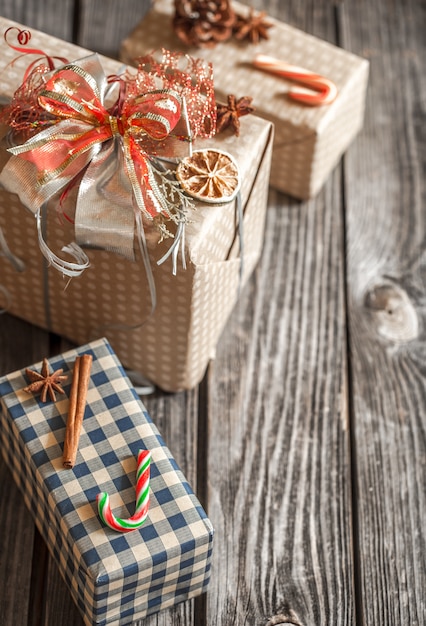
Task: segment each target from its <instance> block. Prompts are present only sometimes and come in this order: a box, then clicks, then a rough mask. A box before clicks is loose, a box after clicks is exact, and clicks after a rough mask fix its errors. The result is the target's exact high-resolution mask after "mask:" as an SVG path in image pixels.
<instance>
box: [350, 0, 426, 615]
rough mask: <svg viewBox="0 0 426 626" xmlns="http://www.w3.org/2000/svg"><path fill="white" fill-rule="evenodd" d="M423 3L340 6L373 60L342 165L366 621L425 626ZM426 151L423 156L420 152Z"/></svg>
mask: <svg viewBox="0 0 426 626" xmlns="http://www.w3.org/2000/svg"><path fill="white" fill-rule="evenodd" d="M419 8H420V7H419V3H417V2H415V1H409V2H401V1H398V2H387V1H386V0H377V1H375V2H373V3H369V2H361V3H357V4H356V6H355V5H354V4H351V3H345V4H344V6H343V14H342V22H343V33H344V38H343V44H344V45H345V47H348V48H350V49H352V50H353V51H354V52H356V53H360V54H364V55H366V56H368V57H369V58H370V62H371V80H370V88H369V93H368V100H367V113H366V120H365V128H364V132H363V133H362V134H361V136H360V138H359V140H358V142H356V144H355V145H354V146H353V148H352V149H351V150H350V151H349V152H348V155H347V157H346V159H345V182H346V184H345V187H346V198H347V201H346V202H347V207H346V214H347V241H348V255H347V284H348V312H349V330H350V349H351V357H352V358H351V374H352V385H351V386H352V392H353V412H354V416H353V428H354V452H355V453H356V472H357V476H356V500H357V509H358V525H357V530H358V532H357V537H356V544H355V547H356V549H357V550H358V551H359V566H360V576H359V579H360V588H359V590H358V595H359V604H360V610H361V615H360V618H361V619H362V620H363V621H362V623H365V624H389V625H390V624H392V625H393V624H395V626H396V625H397V624H398V625H399V624H410V625H413V626H414V625H417V624H424V623H425V621H426V608H425V595H424V591H425V589H426V561H425V536H426V533H425V523H424V520H425V517H426V501H425V500H426V483H425V476H426V472H425V470H426V465H425V464H426V437H425V415H426V384H425V383H426V376H425V374H426V369H425V362H426V360H425V356H426V352H425V341H424V327H425V319H426V317H425V316H426V310H425V286H426V256H425V222H424V218H425V213H424V207H425V200H426V187H425V183H424V174H423V173H422V166H423V167H424V150H423V148H422V145H421V141H422V136H423V144H424V120H425V110H424V103H425V97H424V96H425V88H426V83H425V80H424V71H423V70H424V68H423V63H422V57H423V58H424V52H425V40H424V22H423V23H422V20H421V19H420V12H421V11H420V10H419ZM422 150H423V152H422Z"/></svg>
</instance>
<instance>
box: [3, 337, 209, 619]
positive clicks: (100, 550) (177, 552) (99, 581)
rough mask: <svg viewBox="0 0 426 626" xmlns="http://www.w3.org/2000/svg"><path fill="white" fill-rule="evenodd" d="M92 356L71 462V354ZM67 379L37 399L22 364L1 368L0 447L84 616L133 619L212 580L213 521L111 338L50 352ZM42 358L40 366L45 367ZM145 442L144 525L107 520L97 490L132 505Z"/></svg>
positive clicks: (125, 512)
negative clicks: (117, 526) (65, 456)
mask: <svg viewBox="0 0 426 626" xmlns="http://www.w3.org/2000/svg"><path fill="white" fill-rule="evenodd" d="M86 353H89V354H92V355H93V365H92V370H91V378H90V384H89V389H88V394H87V405H86V410H85V417H84V420H83V426H82V431H81V436H80V442H79V447H78V454H77V459H76V464H75V466H74V468H73V469H72V470H69V469H64V468H63V464H62V452H63V442H64V436H65V424H66V417H67V411H68V405H69V400H68V397H69V388H70V382H71V375H70V371H71V369H72V367H73V363H74V360H75V357H76V356H77V355H81V354H86ZM49 364H50V367H51V369H53V370H57V369H59V368H63V370H64V374H68V379H69V380H67V381H65V382H64V383H63V388H64V390H65V394H64V395H60V396H59V395H58V396H57V399H56V402H51V401H49V402H47V403H45V404H42V403H41V401H40V398H39V396H38V395H33V394H30V393H28V392H27V391H24V387H26V386H27V385H28V379H27V376H26V374H25V372H24V371H17V372H14V373H12V374H9V375H7V376H4V377H2V378H1V379H0V399H1V421H2V425H1V449H2V453H3V456H4V457H5V459H6V462H7V463H8V464H9V466H10V467H11V470H12V473H13V475H14V477H15V479H16V480H17V482H18V484H19V486H20V488H21V490H22V492H23V494H24V499H25V501H26V504H27V506H28V507H29V508H30V510H31V513H32V514H33V516H34V519H35V522H36V524H37V525H38V527H39V529H40V532H41V534H42V535H43V536H44V537H45V539H46V540H47V544H48V547H49V550H51V552H52V554H53V555H54V558H55V559H56V560H57V562H58V566H59V569H60V571H61V573H62V575H63V576H64V578H65V580H66V582H67V583H68V585H69V587H70V591H71V594H72V596H73V598H74V600H75V601H76V603H77V605H78V606H79V608H80V610H81V612H82V614H83V617H84V619H85V622H86V623H87V624H120V626H123V625H124V624H128V623H131V622H132V621H134V620H135V619H140V618H142V617H144V616H145V615H148V614H150V613H153V612H156V611H158V610H160V609H163V608H167V607H169V606H172V605H173V604H176V603H177V602H180V601H182V600H186V599H187V598H189V597H192V596H193V595H197V594H198V593H201V592H202V591H204V590H205V588H206V586H207V583H208V580H209V573H210V557H211V549H212V537H213V528H212V525H211V523H210V521H209V519H208V518H207V516H206V513H205V512H204V510H203V508H202V507H201V505H200V503H199V501H198V500H197V498H196V497H195V495H194V493H193V491H192V489H191V487H190V486H189V484H188V482H187V480H186V479H185V477H184V476H183V474H182V472H181V471H180V470H179V468H178V466H177V464H176V461H175V460H174V459H173V457H172V455H171V453H170V451H169V450H168V448H167V447H166V445H165V443H164V441H163V439H162V437H161V435H160V434H159V432H158V430H157V429H156V427H155V425H154V424H153V423H152V421H151V419H150V417H149V415H148V414H147V412H146V410H145V408H144V406H143V405H142V403H141V401H140V399H139V398H138V396H137V394H136V392H135V390H134V388H133V386H132V384H131V383H130V381H129V379H128V378H127V376H126V374H125V372H124V370H123V368H122V366H121V364H120V362H119V360H118V358H117V357H116V355H115V354H114V352H113V350H112V348H111V346H110V345H109V343H108V342H107V340H105V339H101V340H97V341H94V342H92V343H90V344H87V345H86V346H83V347H81V348H78V349H76V350H71V351H69V352H67V353H65V354H63V355H61V356H57V357H54V358H51V359H49ZM40 366H41V364H35V365H34V367H33V368H31V369H34V370H36V371H40ZM139 449H149V450H150V451H151V455H152V461H151V479H150V507H149V512H148V518H147V520H146V521H145V523H144V524H143V526H142V527H141V528H140V529H137V530H133V531H131V532H129V533H125V534H121V533H117V532H114V531H113V530H111V529H109V528H107V527H106V526H104V525H103V524H102V522H101V520H100V517H99V515H98V512H97V505H96V495H97V493H99V492H101V491H105V492H107V493H109V494H110V498H111V506H112V509H113V510H114V509H115V512H116V513H117V514H118V515H119V517H122V518H128V517H129V516H131V515H133V513H134V511H135V473H136V458H137V454H138V450H139Z"/></svg>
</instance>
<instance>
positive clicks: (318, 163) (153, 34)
mask: <svg viewBox="0 0 426 626" xmlns="http://www.w3.org/2000/svg"><path fill="white" fill-rule="evenodd" d="M231 4H232V8H233V9H234V11H235V12H236V13H237V14H238V15H242V16H247V15H248V12H249V10H250V9H249V7H248V6H247V5H244V4H241V3H239V2H234V1H233V2H232V3H231ZM173 13H174V5H173V2H171V1H170V0H156V1H155V3H154V5H153V8H152V10H151V11H149V12H148V13H147V15H146V16H145V17H144V19H143V20H142V21H141V22H140V23H139V24H138V25H137V26H136V27H135V29H134V31H133V32H132V33H131V34H130V35H129V37H127V38H126V39H125V40H124V41H123V43H122V46H121V51H120V57H121V59H122V60H123V61H124V62H126V63H129V64H131V63H135V62H136V59H137V58H138V57H139V56H142V55H143V54H146V52H147V51H149V50H152V49H156V48H158V47H161V46H164V47H168V48H170V49H173V50H178V51H186V52H188V53H189V54H196V55H197V56H200V57H201V58H203V59H205V60H206V61H209V62H210V63H212V64H213V68H214V83H215V91H216V95H217V98H218V100H219V101H224V102H226V98H227V95H228V94H234V95H235V96H236V97H241V96H250V97H252V98H253V103H252V104H253V106H254V107H255V109H256V115H258V116H260V117H262V118H264V119H267V120H269V121H271V122H272V123H273V124H274V126H275V139H274V155H273V164H272V172H271V185H272V186H273V187H276V188H277V189H280V190H282V191H285V192H287V193H289V194H290V195H294V196H296V197H299V198H308V197H311V196H313V195H315V193H317V192H318V191H319V189H320V188H321V186H322V184H323V183H324V181H325V179H326V177H327V176H328V174H329V173H330V171H331V169H332V168H333V167H334V166H335V165H336V163H337V162H338V160H339V158H340V157H341V155H342V154H343V153H344V151H345V150H346V148H347V147H348V146H349V144H350V142H351V141H352V139H353V138H354V136H355V135H356V134H357V132H358V131H359V130H360V128H361V127H362V123H363V117H364V107H365V92H366V86H367V80H368V70H369V62H368V61H367V60H366V59H363V58H361V57H359V56H357V55H355V54H353V53H351V52H349V51H347V50H344V49H342V48H339V47H338V46H336V45H333V44H331V43H329V42H327V41H324V40H322V39H319V38H318V37H314V36H312V35H310V34H308V33H305V32H303V31H302V30H300V29H297V28H294V27H293V26H290V25H288V24H285V23H283V22H280V21H279V20H277V19H274V18H273V17H270V16H269V15H268V16H267V17H265V21H267V22H268V24H270V25H271V27H270V28H268V30H267V35H268V38H267V39H261V40H260V41H259V43H257V44H256V45H254V44H251V43H249V42H248V41H246V40H244V41H238V40H237V39H236V38H235V37H231V38H230V39H229V40H227V41H224V42H219V43H217V44H216V45H215V46H214V47H207V48H203V47H200V48H195V47H189V46H186V45H185V44H184V43H183V42H182V41H181V40H180V39H179V38H178V36H177V35H176V34H175V32H174V30H173V25H172V16H173ZM257 55H265V56H268V57H272V58H274V59H277V60H279V61H282V62H285V63H287V64H290V65H292V66H295V67H298V68H304V69H305V70H307V71H310V72H313V73H314V74H319V75H321V76H323V77H325V78H327V79H328V80H330V81H332V82H333V83H334V84H335V86H336V88H337V92H338V95H337V98H336V99H335V100H334V102H332V103H331V104H327V105H323V106H306V105H305V104H301V103H299V102H296V101H294V100H292V99H291V98H289V97H288V92H289V89H290V88H291V87H294V86H295V85H296V83H295V82H293V81H292V80H289V79H288V78H283V77H281V76H276V75H274V74H271V73H268V72H266V71H263V70H261V69H258V68H257V67H255V66H254V64H253V61H254V59H255V57H256V56H257Z"/></svg>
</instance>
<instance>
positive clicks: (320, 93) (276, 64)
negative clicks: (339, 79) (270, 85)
mask: <svg viewBox="0 0 426 626" xmlns="http://www.w3.org/2000/svg"><path fill="white" fill-rule="evenodd" d="M253 65H254V66H255V67H258V68H259V69H262V70H265V71H267V72H271V73H272V74H277V75H278V76H282V77H283V78H288V79H289V80H294V81H295V82H297V83H301V84H302V85H306V86H307V87H310V89H304V88H303V87H291V88H290V89H289V92H288V95H289V97H290V98H293V100H296V101H298V102H303V103H304V104H310V105H312V106H316V105H319V104H330V103H331V102H333V100H335V98H336V96H337V87H336V85H335V84H334V83H333V82H332V81H331V80H329V79H328V78H325V77H324V76H321V75H320V74H315V73H314V72H310V71H309V70H306V69H304V68H303V67H298V66H297V65H290V63H285V62H284V61H279V60H277V59H274V58H273V57H269V56H266V55H264V54H258V55H257V56H256V57H255V58H254V60H253ZM313 92H315V93H313Z"/></svg>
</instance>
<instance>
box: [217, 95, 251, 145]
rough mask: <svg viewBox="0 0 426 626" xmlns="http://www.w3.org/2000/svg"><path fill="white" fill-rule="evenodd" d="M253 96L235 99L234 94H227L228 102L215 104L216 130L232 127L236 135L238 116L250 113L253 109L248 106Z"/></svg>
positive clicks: (237, 134) (238, 132)
mask: <svg viewBox="0 0 426 626" xmlns="http://www.w3.org/2000/svg"><path fill="white" fill-rule="evenodd" d="M252 100H253V98H250V97H249V96H244V97H243V98H239V100H237V99H236V97H235V96H233V95H229V96H228V104H219V103H217V104H216V111H217V120H216V132H217V133H220V131H222V130H224V129H225V128H228V127H230V128H232V129H233V131H234V134H235V135H236V136H237V137H238V136H239V134H240V119H239V118H240V117H242V116H243V115H248V114H249V113H252V112H253V111H254V110H255V109H254V107H252V106H250V105H251V102H252Z"/></svg>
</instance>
